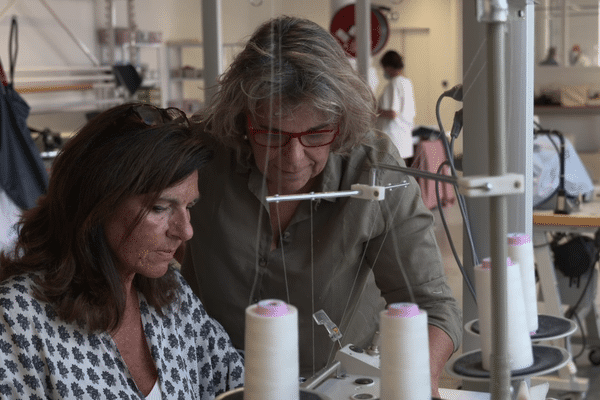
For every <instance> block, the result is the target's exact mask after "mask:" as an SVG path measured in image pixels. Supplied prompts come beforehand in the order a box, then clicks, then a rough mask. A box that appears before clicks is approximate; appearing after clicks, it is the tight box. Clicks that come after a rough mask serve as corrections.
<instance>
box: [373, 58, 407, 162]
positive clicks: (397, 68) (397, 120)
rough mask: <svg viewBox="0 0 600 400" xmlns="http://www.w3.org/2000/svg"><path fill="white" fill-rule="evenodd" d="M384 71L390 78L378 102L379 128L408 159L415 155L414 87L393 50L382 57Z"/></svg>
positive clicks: (401, 154)
mask: <svg viewBox="0 0 600 400" xmlns="http://www.w3.org/2000/svg"><path fill="white" fill-rule="evenodd" d="M380 63H381V66H382V67H383V74H384V76H385V78H386V79H387V80H388V81H389V82H388V84H387V85H386V87H385V89H383V93H382V94H381V96H380V97H379V101H378V104H377V107H378V109H377V114H378V117H377V125H376V128H377V129H378V130H380V131H381V132H384V133H386V134H387V135H388V136H389V137H390V139H391V140H392V142H393V143H394V145H396V147H397V148H398V152H400V157H402V158H403V159H405V160H407V159H410V158H411V157H412V156H413V140H412V130H413V127H414V119H415V112H416V111H415V96H414V92H413V86H412V83H411V81H410V79H408V78H407V77H405V76H404V75H403V74H404V60H403V58H402V56H401V55H400V54H398V53H397V52H395V51H393V50H390V51H388V52H386V53H385V54H384V55H383V57H381V60H380Z"/></svg>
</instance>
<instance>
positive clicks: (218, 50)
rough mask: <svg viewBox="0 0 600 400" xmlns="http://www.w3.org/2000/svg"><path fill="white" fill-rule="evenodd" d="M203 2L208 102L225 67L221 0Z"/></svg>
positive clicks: (205, 77)
mask: <svg viewBox="0 0 600 400" xmlns="http://www.w3.org/2000/svg"><path fill="white" fill-rule="evenodd" d="M201 3H202V36H203V48H204V89H205V91H204V93H205V95H204V96H205V97H204V103H205V104H208V103H210V101H211V98H212V96H213V95H214V94H215V93H216V92H217V79H218V78H219V76H220V75H221V73H222V69H223V34H222V32H221V25H222V22H221V0H203V1H201Z"/></svg>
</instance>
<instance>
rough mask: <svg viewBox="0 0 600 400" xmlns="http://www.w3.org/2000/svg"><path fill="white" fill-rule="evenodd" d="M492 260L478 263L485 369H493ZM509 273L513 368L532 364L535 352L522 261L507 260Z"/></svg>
mask: <svg viewBox="0 0 600 400" xmlns="http://www.w3.org/2000/svg"><path fill="white" fill-rule="evenodd" d="M491 267H492V265H491V260H490V259H489V258H486V259H484V260H483V262H482V263H481V265H477V266H475V290H476V291H477V311H478V313H479V333H480V335H479V337H480V339H481V361H482V364H483V369H485V370H486V371H489V370H490V368H491V362H490V358H491V353H492V321H491V320H492V304H491V297H492V296H491V291H492V276H491ZM506 268H507V275H508V282H507V288H506V290H507V294H508V295H507V298H508V304H507V307H508V313H507V316H508V321H507V324H508V329H507V331H508V332H507V336H508V340H507V341H508V358H509V362H510V369H511V370H519V369H523V368H527V367H530V366H531V365H532V364H533V351H532V349H531V339H530V338H529V331H528V329H527V321H526V318H525V313H524V308H525V301H524V299H523V291H522V289H521V272H520V267H519V264H516V263H513V262H512V260H511V259H510V258H507V260H506Z"/></svg>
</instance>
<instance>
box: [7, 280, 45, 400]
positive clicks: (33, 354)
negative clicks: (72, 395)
mask: <svg viewBox="0 0 600 400" xmlns="http://www.w3.org/2000/svg"><path fill="white" fill-rule="evenodd" d="M22 281H24V279H13V280H12V282H11V285H9V284H7V283H6V282H5V284H4V285H0V361H1V362H0V399H14V398H20V399H43V398H45V389H46V382H44V380H43V377H44V375H45V374H44V372H45V365H44V362H43V360H42V359H41V358H40V357H39V356H38V354H37V350H39V348H40V347H41V346H42V338H40V336H38V335H35V334H34V331H35V330H36V328H41V327H38V326H34V323H35V324H36V325H39V323H38V322H37V320H36V319H35V317H34V318H33V319H32V318H31V316H34V315H35V313H36V312H41V310H38V309H36V310H33V309H32V307H33V306H32V305H30V303H29V301H28V298H29V293H28V288H27V286H26V285H24V284H22V283H21V282H22ZM32 304H35V305H37V306H38V307H39V304H38V303H37V302H33V303H32Z"/></svg>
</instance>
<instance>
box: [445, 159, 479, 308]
mask: <svg viewBox="0 0 600 400" xmlns="http://www.w3.org/2000/svg"><path fill="white" fill-rule="evenodd" d="M447 164H448V162H447V161H444V162H443V163H442V164H440V166H439V168H438V170H437V173H438V174H439V173H441V170H442V168H443V167H444V166H446V165H447ZM435 196H436V199H437V204H438V210H439V212H440V218H441V219H442V225H443V226H444V231H445V232H446V237H447V238H448V244H449V245H450V249H451V250H452V254H453V255H454V260H455V261H456V264H457V265H458V269H459V270H460V272H461V274H462V275H463V277H464V279H465V283H466V284H467V288H468V289H469V292H471V295H472V296H473V300H474V301H475V304H477V295H476V294H475V289H474V288H473V283H472V282H471V280H470V279H469V277H468V276H467V273H466V271H465V269H464V267H463V265H462V263H461V261H460V257H459V255H458V252H457V251H456V248H455V247H454V241H453V240H452V235H451V234H450V229H449V228H448V223H447V222H446V217H445V215H444V210H443V207H442V206H443V205H442V200H441V198H440V191H439V181H435Z"/></svg>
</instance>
